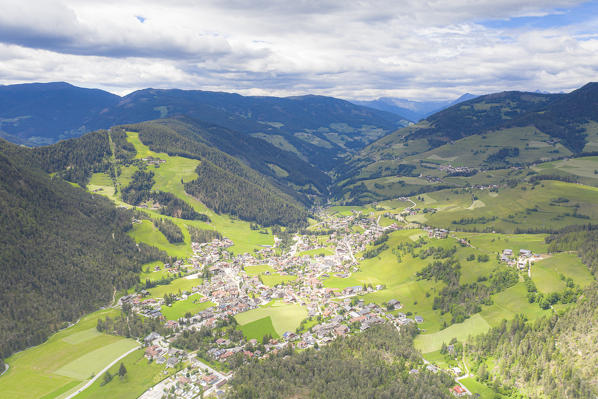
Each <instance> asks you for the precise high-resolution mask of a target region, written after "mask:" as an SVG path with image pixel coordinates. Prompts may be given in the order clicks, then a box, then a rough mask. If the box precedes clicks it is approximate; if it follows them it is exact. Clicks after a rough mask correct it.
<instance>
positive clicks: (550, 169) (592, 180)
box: [533, 157, 598, 186]
mask: <svg viewBox="0 0 598 399" xmlns="http://www.w3.org/2000/svg"><path fill="white" fill-rule="evenodd" d="M533 169H534V170H535V171H537V172H538V173H542V174H548V175H560V176H574V177H575V178H577V179H578V180H579V181H580V182H581V183H583V184H588V185H590V186H598V174H596V173H595V171H596V170H598V157H582V158H570V159H563V160H560V161H553V162H545V163H541V164H539V165H537V166H535V167H534V168H533Z"/></svg>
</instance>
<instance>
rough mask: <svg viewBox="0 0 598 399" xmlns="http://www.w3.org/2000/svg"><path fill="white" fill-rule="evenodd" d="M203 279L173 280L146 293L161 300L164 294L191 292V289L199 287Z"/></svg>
mask: <svg viewBox="0 0 598 399" xmlns="http://www.w3.org/2000/svg"><path fill="white" fill-rule="evenodd" d="M202 283H203V279H201V278H192V279H188V278H185V277H181V278H178V279H176V280H173V281H171V282H170V284H168V285H158V286H156V287H154V288H150V289H149V290H148V291H149V293H150V295H151V297H152V298H162V297H163V296H164V295H165V294H178V293H179V291H181V292H185V291H191V289H192V288H193V287H196V286H198V285H201V284H202Z"/></svg>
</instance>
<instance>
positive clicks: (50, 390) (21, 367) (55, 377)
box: [0, 309, 138, 399]
mask: <svg viewBox="0 0 598 399" xmlns="http://www.w3.org/2000/svg"><path fill="white" fill-rule="evenodd" d="M117 315H118V311H117V310H115V309H107V310H100V311H97V312H94V313H92V314H90V315H87V316H85V317H83V318H82V319H81V320H79V322H78V323H77V324H76V325H74V326H71V327H69V328H66V329H64V330H61V331H59V332H57V333H56V334H54V335H52V336H51V337H50V338H49V339H48V340H47V341H46V342H44V343H43V344H41V345H38V346H35V347H32V348H29V349H26V350H24V351H22V352H18V353H16V354H14V355H12V356H11V357H9V358H8V359H6V362H7V363H8V364H9V365H10V368H9V370H8V371H7V372H6V374H4V375H3V376H2V377H0V393H1V395H0V396H1V397H2V399H21V398H34V399H35V398H39V399H41V398H43V399H54V398H59V397H61V396H63V395H65V394H66V393H68V392H71V391H73V390H75V389H76V388H77V387H78V386H80V385H83V384H84V383H85V381H86V380H87V379H89V378H90V377H91V375H92V374H94V373H97V372H99V371H100V370H102V369H103V368H104V367H105V366H106V365H108V364H109V363H110V362H112V361H113V360H114V359H116V358H118V357H119V356H120V355H121V354H123V353H125V352H127V351H128V350H129V349H132V348H134V347H135V346H137V345H138V344H137V342H135V341H134V340H132V339H126V338H123V337H118V336H114V335H108V334H101V333H98V332H97V331H96V330H95V327H96V324H97V320H98V319H99V318H105V317H106V316H110V317H113V318H114V317H116V316H117Z"/></svg>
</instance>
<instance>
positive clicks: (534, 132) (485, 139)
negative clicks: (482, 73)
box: [336, 83, 598, 200]
mask: <svg viewBox="0 0 598 399" xmlns="http://www.w3.org/2000/svg"><path fill="white" fill-rule="evenodd" d="M596 101H598V86H597V85H596V84H595V83H589V84H587V85H586V86H584V87H582V88H580V89H578V90H575V91H573V92H571V93H569V94H543V93H528V92H503V93H495V94H489V95H485V96H480V97H477V98H475V99H472V100H469V101H465V102H463V103H460V104H457V105H454V106H452V107H450V108H447V109H445V110H443V111H440V112H438V113H436V114H434V115H432V116H430V117H428V118H427V119H425V120H423V121H421V122H419V123H418V124H416V125H413V126H409V127H406V128H403V129H399V130H397V131H395V132H393V133H391V134H389V135H387V136H385V137H383V138H381V139H379V140H377V141H376V142H374V143H372V144H370V145H369V146H367V147H366V148H364V149H363V150H361V151H360V152H359V153H357V154H355V155H353V156H351V157H349V159H348V160H347V162H346V163H345V164H343V165H341V166H339V167H338V168H337V169H336V172H337V181H338V183H337V188H336V193H337V196H338V198H345V199H347V198H352V199H353V200H355V199H356V197H359V194H358V193H357V191H359V192H368V193H369V194H368V196H369V197H368V198H370V199H383V198H388V193H390V192H393V193H394V194H393V195H396V194H397V193H402V194H413V193H416V192H424V191H432V190H435V189H439V188H446V187H462V186H464V185H469V184H471V183H472V182H475V183H474V184H480V183H481V182H482V181H483V182H485V183H496V182H499V181H504V180H505V178H504V176H502V177H497V176H496V175H502V174H504V173H503V172H493V173H491V175H493V176H488V173H484V171H489V170H507V169H508V168H511V167H521V166H525V165H531V164H535V163H540V162H547V161H550V160H557V159H563V158H566V157H571V156H580V155H584V154H592V153H593V152H594V151H595V150H596V149H597V148H598V147H596V140H597V137H598V122H597V121H598V116H597V115H596V113H595V112H594V111H593V110H595V104H596ZM482 175H483V177H482ZM399 180H400V181H402V182H403V184H401V185H400V186H397V182H398V181H399ZM362 184H363V185H364V186H362ZM349 192H353V193H354V194H348V193H349ZM364 198H365V197H364Z"/></svg>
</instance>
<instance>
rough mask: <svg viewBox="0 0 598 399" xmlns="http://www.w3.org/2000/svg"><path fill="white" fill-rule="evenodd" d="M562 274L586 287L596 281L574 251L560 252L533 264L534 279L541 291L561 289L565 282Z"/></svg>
mask: <svg viewBox="0 0 598 399" xmlns="http://www.w3.org/2000/svg"><path fill="white" fill-rule="evenodd" d="M561 275H562V276H565V277H566V278H569V277H570V278H571V279H573V282H574V283H575V284H578V285H580V286H581V287H585V286H587V285H588V284H590V283H591V282H592V281H594V277H593V276H592V274H591V273H590V271H589V270H588V267H587V266H586V265H584V264H583V263H581V259H579V257H578V256H577V254H574V253H559V254H555V255H553V256H551V257H549V258H546V259H543V260H541V261H539V262H535V263H534V265H533V266H532V280H533V281H534V283H535V284H536V287H537V288H538V290H539V291H540V292H544V293H550V292H556V291H561V290H563V289H564V288H565V282H564V281H563V280H562V279H561Z"/></svg>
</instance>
